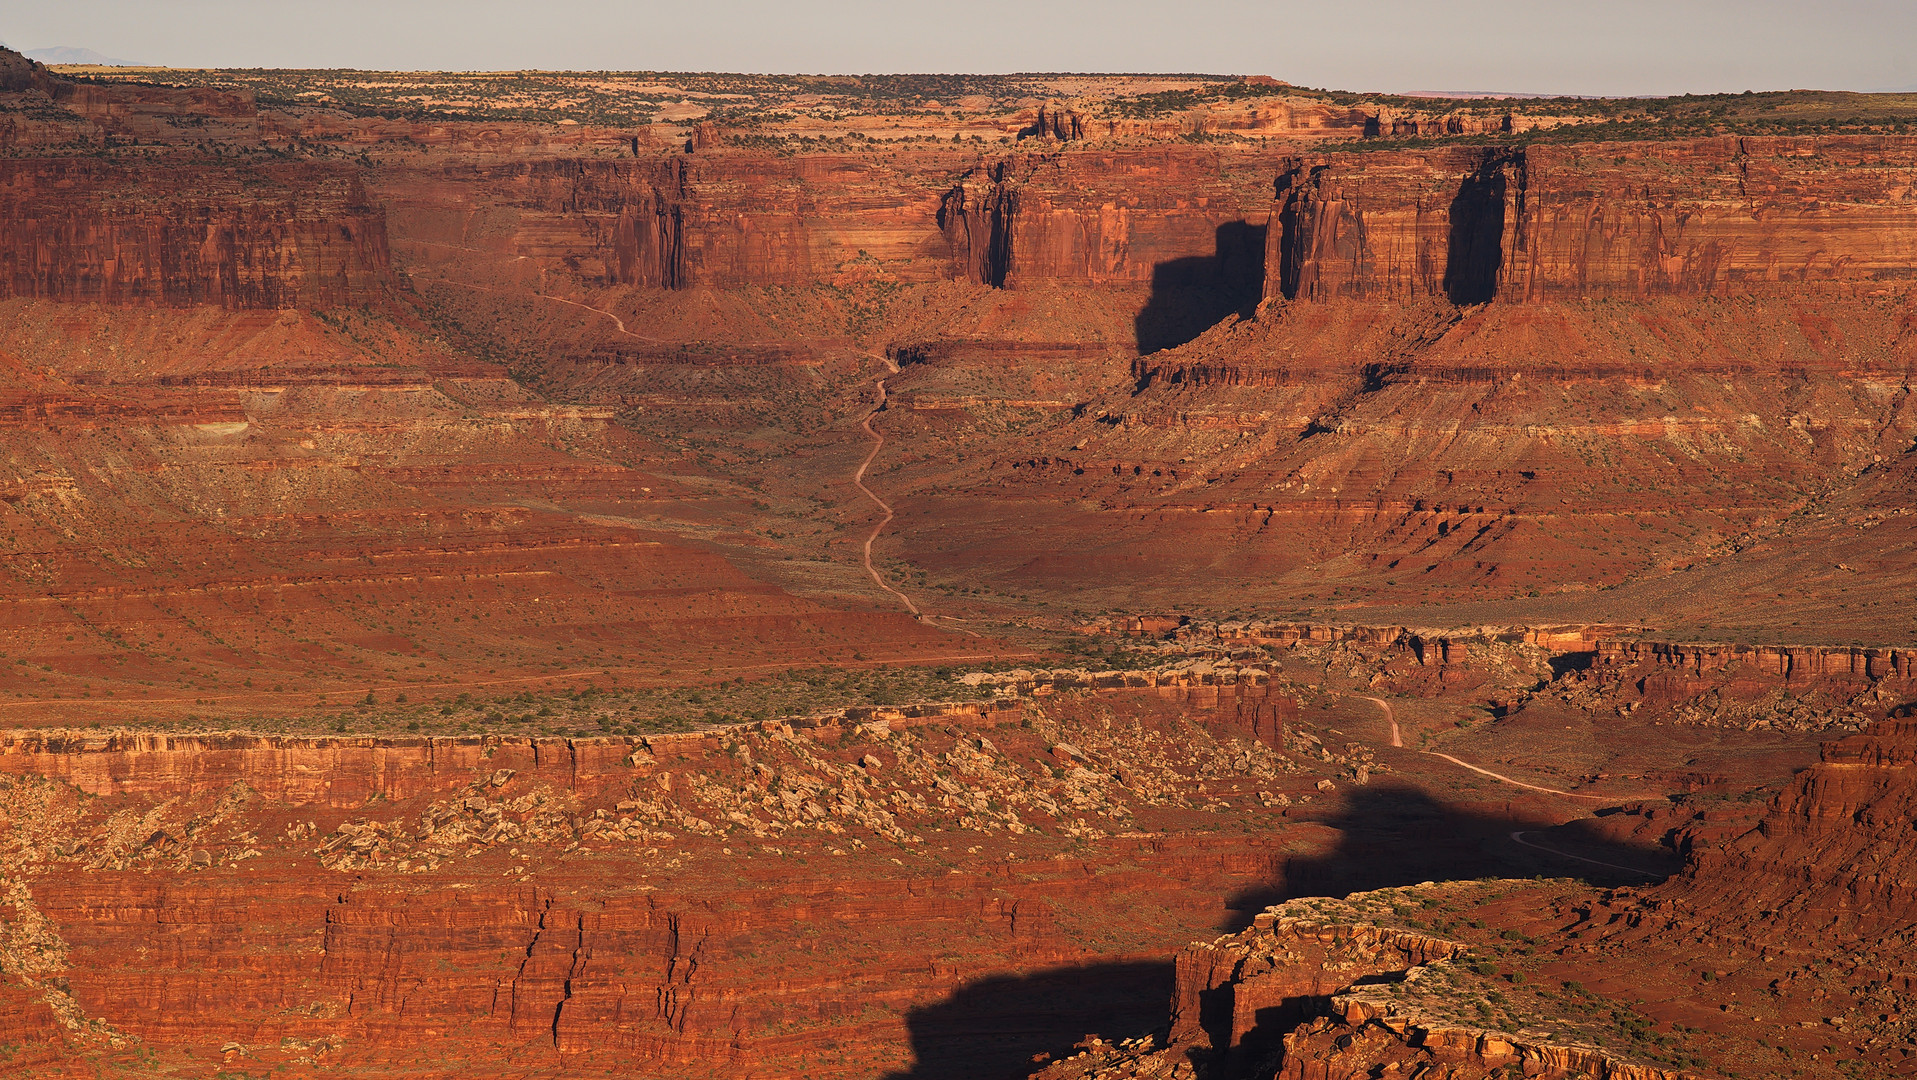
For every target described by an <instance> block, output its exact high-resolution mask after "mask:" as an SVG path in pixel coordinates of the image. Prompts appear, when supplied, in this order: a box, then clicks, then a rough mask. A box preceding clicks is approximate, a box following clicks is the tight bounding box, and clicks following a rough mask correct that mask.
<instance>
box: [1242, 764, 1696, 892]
mask: <svg viewBox="0 0 1917 1080" xmlns="http://www.w3.org/2000/svg"><path fill="white" fill-rule="evenodd" d="M1597 805H1598V804H1595V803H1593V804H1592V809H1593V810H1595V809H1596V808H1597ZM1318 820H1319V821H1321V822H1322V823H1323V824H1325V825H1329V826H1331V827H1332V828H1334V829H1337V830H1338V831H1339V833H1340V834H1341V839H1340V840H1339V842H1338V845H1337V846H1336V847H1335V848H1334V849H1332V850H1331V851H1330V852H1327V853H1325V854H1322V855H1298V856H1294V857H1292V858H1290V859H1288V860H1286V862H1285V863H1284V866H1283V869H1282V871H1281V875H1282V877H1281V880H1278V881H1273V882H1271V883H1269V884H1268V885H1266V886H1263V887H1260V888H1254V889H1247V890H1245V891H1243V892H1241V893H1238V894H1235V895H1234V896H1233V897H1232V898H1231V899H1230V901H1228V905H1227V906H1229V907H1231V908H1233V909H1234V910H1236V911H1238V912H1239V913H1240V914H1241V915H1242V916H1243V918H1244V920H1245V922H1247V923H1249V921H1250V919H1251V916H1252V915H1254V914H1256V913H1257V912H1259V911H1261V910H1263V909H1264V908H1265V907H1267V906H1268V905H1271V904H1276V903H1280V902H1283V901H1285V900H1290V899H1294V898H1297V897H1301V896H1343V895H1345V894H1346V893H1353V892H1362V891H1365V890H1368V889H1385V888H1391V887H1394V886H1399V885H1416V884H1418V883H1419V882H1423V881H1460V880H1470V879H1474V878H1485V877H1537V876H1543V877H1575V878H1582V879H1584V880H1586V881H1588V882H1590V883H1591V884H1593V885H1599V886H1606V887H1611V886H1619V885H1648V884H1652V883H1654V882H1657V881H1661V880H1663V879H1664V878H1665V877H1667V876H1669V875H1671V874H1674V873H1676V872H1677V870H1678V869H1679V863H1680V860H1679V858H1678V856H1677V854H1676V853H1675V851H1674V850H1672V849H1670V848H1668V847H1666V848H1658V847H1652V846H1649V845H1648V844H1646V845H1643V846H1640V845H1634V844H1620V843H1616V842H1613V841H1609V840H1605V839H1603V838H1602V837H1601V836H1600V835H1598V834H1596V833H1595V832H1592V831H1589V829H1588V825H1587V823H1586V822H1584V821H1574V822H1571V823H1569V824H1565V825H1557V824H1555V819H1545V818H1541V817H1538V816H1536V815H1535V814H1531V813H1527V812H1524V811H1523V810H1521V809H1518V808H1515V807H1514V808H1513V810H1512V812H1511V813H1496V812H1488V811H1484V810H1479V809H1471V808H1465V807H1460V806H1452V805H1447V804H1446V803H1444V802H1443V801H1441V800H1439V799H1436V798H1433V797H1432V796H1431V795H1430V794H1428V793H1427V792H1425V791H1422V790H1420V789H1418V788H1415V787H1410V786H1406V785H1397V784H1386V783H1378V784H1373V785H1371V786H1369V787H1363V788H1356V789H1348V793H1347V795H1346V797H1345V802H1344V806H1343V808H1342V809H1340V810H1338V811H1336V812H1333V813H1330V814H1328V815H1327V816H1325V817H1323V818H1320V819H1318ZM1514 832H1515V833H1522V834H1523V835H1524V839H1525V840H1528V841H1530V842H1531V843H1532V844H1534V845H1539V846H1541V847H1544V848H1551V849H1554V850H1556V851H1558V852H1562V853H1564V854H1557V855H1554V854H1552V853H1551V852H1548V851H1544V850H1539V847H1526V846H1524V845H1522V844H1519V843H1518V842H1516V841H1514V840H1513V839H1512V838H1511V834H1512V833H1514ZM1571 855H1576V856H1581V857H1582V859H1583V860H1593V861H1581V860H1580V859H1577V858H1571V857H1570V856H1571ZM1599 863H1610V864H1613V866H1612V867H1606V866H1601V865H1598V864H1599ZM1615 867H1632V868H1641V869H1642V871H1643V872H1642V873H1636V872H1632V871H1628V870H1621V869H1616V868H1615Z"/></svg>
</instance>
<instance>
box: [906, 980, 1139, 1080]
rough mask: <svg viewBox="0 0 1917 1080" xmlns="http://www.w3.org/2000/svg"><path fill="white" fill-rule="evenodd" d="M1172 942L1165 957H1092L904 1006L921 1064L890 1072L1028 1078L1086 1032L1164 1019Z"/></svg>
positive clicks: (1126, 1033)
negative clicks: (1108, 960)
mask: <svg viewBox="0 0 1917 1080" xmlns="http://www.w3.org/2000/svg"><path fill="white" fill-rule="evenodd" d="M1172 951H1173V950H1170V949H1167V950H1166V953H1165V959H1164V960H1163V961H1162V962H1152V963H1112V964H1087V965H1083V966H1076V967H1059V968H1050V969H1047V970H1043V971H1037V972H1033V973H1031V974H1029V975H1017V976H999V977H994V978H990V979H981V980H979V981H978V982H975V983H971V984H969V985H966V986H964V987H961V988H960V989H959V990H958V991H957V992H955V993H953V994H952V995H951V996H950V997H948V998H946V999H945V1000H943V1001H940V1002H937V1003H936V1004H932V1005H926V1006H921V1007H920V1008H917V1009H914V1010H912V1011H911V1012H910V1013H907V1014H906V1018H905V1023H906V1028H907V1030H908V1031H910V1032H911V1038H912V1056H913V1059H914V1061H915V1062H916V1064H915V1065H914V1066H913V1067H912V1068H911V1069H910V1070H907V1071H905V1072H893V1073H889V1074H887V1076H886V1080H1023V1078H1024V1077H1026V1076H1028V1075H1030V1074H1031V1073H1033V1072H1036V1071H1037V1070H1038V1069H1040V1068H1042V1067H1043V1065H1044V1063H1045V1061H1047V1060H1052V1061H1056V1060H1058V1059H1060V1058H1065V1057H1070V1056H1071V1054H1072V1046H1073V1045H1074V1044H1076V1043H1078V1042H1080V1041H1081V1040H1083V1039H1084V1038H1085V1036H1087V1035H1093V1034H1096V1035H1101V1036H1104V1037H1106V1038H1129V1037H1131V1036H1133V1035H1138V1034H1142V1033H1144V1032H1147V1031H1152V1030H1154V1029H1158V1028H1163V1027H1164V1026H1165V1012H1166V1008H1167V1005H1168V1003H1169V1002H1170V1001H1171V997H1172V960H1171V953H1172Z"/></svg>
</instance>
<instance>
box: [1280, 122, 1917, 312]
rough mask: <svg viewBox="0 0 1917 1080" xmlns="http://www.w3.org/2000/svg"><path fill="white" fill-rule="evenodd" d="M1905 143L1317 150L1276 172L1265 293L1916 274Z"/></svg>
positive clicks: (1673, 289) (1504, 291)
mask: <svg viewBox="0 0 1917 1080" xmlns="http://www.w3.org/2000/svg"><path fill="white" fill-rule="evenodd" d="M1913 160H1917V143H1914V142H1913V141H1912V140H1909V139H1905V138H1900V137H1852V136H1846V137H1833V138H1824V139H1811V138H1761V137H1751V138H1721V139H1704V140H1698V141H1695V142H1684V143H1631V144H1623V145H1617V146H1600V145H1598V144H1591V145H1571V146H1532V147H1529V148H1526V149H1520V150H1507V149H1493V150H1475V149H1453V150H1438V151H1391V152H1382V153H1378V152H1374V153H1353V154H1327V155H1323V156H1321V157H1314V158H1310V159H1304V158H1300V159H1294V160H1292V161H1290V162H1288V163H1287V164H1286V165H1285V166H1284V168H1282V169H1281V171H1280V173H1279V178H1278V184H1277V201H1276V202H1275V203H1274V205H1273V209H1272V214H1271V221H1272V227H1271V230H1270V232H1269V234H1268V247H1267V256H1266V272H1265V294H1266V295H1267V296H1284V297H1302V298H1306V299H1326V298H1331V297H1365V298H1370V299H1374V300H1375V299H1387V298H1390V299H1416V298H1418V297H1422V296H1438V297H1444V298H1447V299H1450V300H1452V301H1454V302H1457V303H1461V304H1469V303H1480V302H1483V301H1486V300H1490V299H1493V298H1494V297H1495V298H1499V299H1509V300H1545V299H1563V298H1570V297H1592V296H1611V297H1646V296H1656V295H1719V296H1722V295H1734V294H1741V293H1749V292H1753V291H1761V290H1764V289H1766V288H1775V287H1777V286H1779V285H1790V286H1793V287H1801V286H1803V285H1814V284H1821V283H1856V284H1869V283H1885V284H1888V283H1892V282H1901V281H1904V280H1906V279H1907V278H1908V276H1909V274H1910V272H1911V256H1910V241H1909V236H1910V235H1911V230H1912V228H1913V224H1917V204H1913V203H1912V202H1911V201H1910V199H1909V197H1908V193H1907V191H1906V187H1905V184H1904V181H1903V179H1902V177H1903V175H1904V172H1905V170H1907V169H1908V168H1909V167H1910V166H1909V162H1911V161H1913Z"/></svg>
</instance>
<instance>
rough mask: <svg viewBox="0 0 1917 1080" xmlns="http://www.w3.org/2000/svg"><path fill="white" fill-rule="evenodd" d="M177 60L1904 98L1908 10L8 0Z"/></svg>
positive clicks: (1804, 3)
mask: <svg viewBox="0 0 1917 1080" xmlns="http://www.w3.org/2000/svg"><path fill="white" fill-rule="evenodd" d="M0 41H4V42H5V43H6V44H8V45H10V46H12V47H14V48H42V47H46V46H53V45H72V46H79V47H82V48H90V49H94V50H96V51H98V52H101V53H105V54H106V55H108V56H114V57H119V58H122V59H126V60H135V61H142V62H146V63H160V64H169V65H174V66H180V67H189V66H190V67H361V68H389V69H390V68H398V69H442V70H474V69H485V70H496V69H511V68H549V69H551V68H559V69H581V68H583V69H608V68H610V69H652V70H677V71H775V72H834V73H867V72H951V71H964V72H1010V71H1198V72H1216V73H1233V74H1265V75H1273V76H1276V77H1277V78H1280V79H1285V80H1288V81H1290V82H1294V83H1298V84H1300V85H1305V86H1325V87H1333V88H1340V89H1350V90H1387V91H1388V90H1508V91H1525V92H1555V93H1581V94H1672V93H1685V92H1709V91H1725V90H1730V91H1737V90H1770V89H1794V88H1817V89H1848V90H1882V89H1893V88H1911V87H1917V61H1913V59H1912V57H1913V54H1914V53H1917V0H1309V2H1291V0H1264V2H1240V0H1152V2H1144V0H1106V2H1104V3H1089V2H1084V0H1064V2H1054V0H966V2H963V3H953V2H951V0H941V2H939V3H921V2H917V0H680V2H674V3H659V2H653V0H642V2H623V3H622V2H618V0H298V2H293V0H0Z"/></svg>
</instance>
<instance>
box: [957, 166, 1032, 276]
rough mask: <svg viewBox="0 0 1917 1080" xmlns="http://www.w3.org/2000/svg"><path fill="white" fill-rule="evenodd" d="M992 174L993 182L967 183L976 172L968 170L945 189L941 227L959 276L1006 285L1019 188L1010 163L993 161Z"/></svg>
mask: <svg viewBox="0 0 1917 1080" xmlns="http://www.w3.org/2000/svg"><path fill="white" fill-rule="evenodd" d="M974 172H976V170H974ZM988 175H989V177H990V182H989V184H987V183H977V182H968V181H970V180H971V179H972V176H973V173H967V174H966V176H965V177H964V178H962V179H961V180H960V181H959V182H958V183H957V184H954V185H953V186H952V189H951V190H950V191H947V192H946V193H945V195H944V197H943V198H941V199H940V200H939V210H938V226H939V231H941V232H943V233H944V234H945V239H946V242H947V243H949V244H950V245H951V247H952V258H953V261H954V263H955V264H956V267H955V271H956V276H958V277H960V278H962V279H963V280H966V281H974V282H977V283H978V284H981V285H989V286H991V287H992V288H994V289H1002V288H1004V287H1005V282H1006V279H1007V278H1008V277H1010V276H1011V272H1012V243H1013V224H1014V222H1015V221H1016V220H1017V217H1018V191H1017V189H1016V188H1015V187H1014V186H1013V183H1012V180H1011V179H1010V168H1009V166H1008V164H1007V163H1006V162H999V163H998V164H997V165H994V166H993V167H992V169H991V170H990V173H989V174H988Z"/></svg>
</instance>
